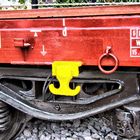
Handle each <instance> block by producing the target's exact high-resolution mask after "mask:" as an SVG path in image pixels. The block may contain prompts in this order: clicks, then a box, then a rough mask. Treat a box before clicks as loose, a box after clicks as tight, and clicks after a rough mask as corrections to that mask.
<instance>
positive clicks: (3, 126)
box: [0, 101, 29, 140]
mask: <svg viewBox="0 0 140 140" xmlns="http://www.w3.org/2000/svg"><path fill="white" fill-rule="evenodd" d="M28 120H29V119H27V117H26V115H25V114H23V113H22V112H20V111H18V110H16V109H14V108H12V107H10V106H9V105H7V104H6V103H4V102H2V101H0V140H5V139H6V140H12V139H14V138H15V137H16V136H17V135H18V134H19V133H20V132H21V131H22V130H23V129H24V127H25V125H26V123H27V121H28Z"/></svg>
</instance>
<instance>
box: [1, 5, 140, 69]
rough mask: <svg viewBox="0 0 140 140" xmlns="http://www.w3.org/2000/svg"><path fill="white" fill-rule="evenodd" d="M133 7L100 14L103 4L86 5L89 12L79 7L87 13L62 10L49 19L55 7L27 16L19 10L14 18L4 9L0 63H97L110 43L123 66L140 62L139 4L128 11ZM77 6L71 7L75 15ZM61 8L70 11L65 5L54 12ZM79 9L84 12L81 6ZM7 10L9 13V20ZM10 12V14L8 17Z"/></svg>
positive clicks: (108, 61) (109, 60)
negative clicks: (100, 5)
mask: <svg viewBox="0 0 140 140" xmlns="http://www.w3.org/2000/svg"><path fill="white" fill-rule="evenodd" d="M124 7H125V6H124ZM129 7H130V6H128V7H127V6H126V9H127V10H128V11H125V10H124V12H123V13H121V11H120V9H121V8H122V7H120V8H119V7H116V9H117V8H118V9H119V10H118V13H117V11H116V13H113V14H111V10H110V14H109V12H108V13H106V12H105V14H103V12H102V14H101V12H100V13H99V7H98V9H97V7H90V8H89V11H90V12H88V9H86V10H87V14H86V12H85V13H84V12H83V11H82V10H81V11H82V12H83V13H84V14H83V15H82V13H81V14H79V13H77V15H76V13H75V14H74V15H70V14H67V15H65V13H62V15H61V16H60V13H59V14H58V16H57V15H56V14H54V17H53V14H52V17H51V12H52V10H53V9H51V12H50V13H49V12H48V11H49V10H50V9H48V10H47V9H46V10H38V11H37V10H32V11H28V10H27V11H21V13H24V14H23V15H20V11H16V14H15V15H17V17H16V16H13V15H14V13H15V11H14V12H13V11H11V13H10V12H9V11H8V12H7V13H6V12H3V11H2V12H0V63H10V64H32V65H34V64H37V65H46V64H51V63H52V62H53V61H57V60H61V61H81V62H83V65H94V66H97V65H98V60H99V58H100V56H101V55H102V54H103V53H104V52H105V50H106V48H107V46H110V47H111V51H112V54H113V55H115V56H116V57H117V59H118V61H119V66H140V15H139V14H138V11H140V8H139V7H138V6H136V9H135V7H134V6H132V7H133V8H134V10H136V11H135V12H134V10H132V7H130V12H129ZM103 8H104V7H103ZM107 8H108V9H109V8H110V7H109V6H108V7H106V10H105V11H107ZM111 8H112V10H114V9H115V7H111ZM113 8H114V9H113ZM77 9H78V8H68V10H69V11H70V10H71V11H73V13H74V10H75V12H76V11H77ZM82 9H84V8H82ZM124 9H125V8H124ZM60 10H62V11H63V12H65V11H66V13H68V10H67V9H65V8H64V9H57V10H56V9H54V12H55V11H60ZM78 10H79V12H80V8H79V9H78ZM91 10H92V12H93V14H91V13H92V12H91ZM94 10H95V13H96V14H94ZM100 10H102V7H100ZM39 11H40V13H41V12H43V14H42V15H43V16H41V14H40V15H39ZM45 11H46V17H45ZM114 11H115V10H114ZM119 11H120V13H119ZM18 12H19V13H18ZM31 12H32V13H31ZM47 12H48V16H47ZM8 13H9V14H11V18H10V16H9V15H8ZM28 13H29V14H28ZM98 13H99V14H98ZM6 14H7V15H8V16H7V17H5V18H4V16H5V15H6ZM129 14H131V15H129ZM18 15H19V16H18ZM39 17H40V18H39ZM102 64H103V65H107V66H109V65H114V61H113V59H111V58H110V57H106V58H104V60H103V61H102Z"/></svg>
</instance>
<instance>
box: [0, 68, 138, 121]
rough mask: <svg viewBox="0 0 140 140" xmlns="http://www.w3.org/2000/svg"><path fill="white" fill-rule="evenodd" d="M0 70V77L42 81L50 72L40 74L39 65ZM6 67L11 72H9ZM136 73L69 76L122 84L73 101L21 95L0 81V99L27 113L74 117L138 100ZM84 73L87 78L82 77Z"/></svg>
mask: <svg viewBox="0 0 140 140" xmlns="http://www.w3.org/2000/svg"><path fill="white" fill-rule="evenodd" d="M0 71H1V73H2V72H3V75H1V79H11V80H13V79H18V80H25V81H26V80H30V81H33V82H44V81H45V79H46V75H50V73H49V71H48V72H47V74H46V71H44V70H43V71H44V72H43V71H42V75H41V76H40V73H41V72H40V71H41V69H40V70H37V71H36V70H35V71H33V69H23V70H22V72H21V71H19V69H15V68H14V69H11V70H10V69H9V70H8V72H7V71H5V70H3V69H0ZM9 71H10V72H11V73H9ZM34 72H36V74H34ZM7 73H8V74H7ZM14 73H16V74H17V76H15V74H14ZM31 74H33V75H31ZM138 74H139V73H138V72H131V73H127V72H116V73H115V74H112V75H104V74H101V73H100V72H92V71H89V72H87V71H83V72H81V74H80V76H79V77H78V78H77V79H73V80H72V81H73V82H75V83H78V81H79V79H81V81H82V82H83V83H86V81H90V80H91V79H92V80H91V81H92V82H93V81H94V82H93V83H98V82H99V83H101V82H105V81H107V82H112V83H113V82H114V81H115V82H116V81H117V83H119V84H120V86H121V87H122V88H121V89H119V90H118V89H115V90H114V91H113V92H112V91H110V92H105V93H104V94H103V95H102V96H99V95H94V96H93V97H91V100H90V98H87V99H86V98H85V99H83V101H82V100H81V101H80V100H78V99H77V100H74V101H73V100H64V101H63V100H54V99H51V100H45V101H42V97H39V98H36V97H34V98H28V97H24V96H22V95H21V94H19V93H18V92H16V91H17V90H18V87H17V90H13V88H10V87H8V86H6V85H4V84H3V83H0V100H2V101H4V102H5V103H7V104H9V105H11V106H13V107H14V108H16V109H18V110H20V111H22V112H24V113H27V114H28V115H31V116H33V117H37V118H40V119H44V120H73V119H78V118H83V117H87V116H91V115H95V114H98V113H101V112H104V111H107V110H110V109H113V108H117V107H119V106H122V105H124V104H129V103H132V102H135V101H139V100H140V94H139V80H138ZM85 77H86V78H87V79H88V80H87V79H85ZM50 79H51V78H50ZM50 79H49V80H50ZM89 79H90V80H89ZM97 79H98V80H97ZM55 81H57V80H56V79H54V81H53V82H55ZM91 81H90V82H91ZM132 83H133V86H132ZM31 91H32V90H31ZM33 92H34V90H33ZM78 96H79V95H78ZM84 100H85V101H84Z"/></svg>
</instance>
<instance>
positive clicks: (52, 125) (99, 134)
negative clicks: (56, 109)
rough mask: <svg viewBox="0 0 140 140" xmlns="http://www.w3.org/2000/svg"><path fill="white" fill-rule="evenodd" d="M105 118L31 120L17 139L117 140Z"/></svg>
mask: <svg viewBox="0 0 140 140" xmlns="http://www.w3.org/2000/svg"><path fill="white" fill-rule="evenodd" d="M117 139H118V137H117V135H115V134H114V133H113V132H112V130H111V129H110V128H109V127H107V125H106V124H105V122H104V120H103V119H101V118H96V117H89V118H86V119H83V120H74V121H69V122H48V121H42V120H37V119H36V120H33V121H30V122H29V123H28V124H27V126H26V128H25V129H24V131H23V132H22V134H21V135H20V136H19V137H18V138H16V140H117Z"/></svg>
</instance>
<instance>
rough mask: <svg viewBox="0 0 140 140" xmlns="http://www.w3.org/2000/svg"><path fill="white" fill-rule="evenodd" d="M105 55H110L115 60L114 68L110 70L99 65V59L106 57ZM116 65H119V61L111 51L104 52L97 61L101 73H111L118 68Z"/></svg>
mask: <svg viewBox="0 0 140 140" xmlns="http://www.w3.org/2000/svg"><path fill="white" fill-rule="evenodd" d="M106 56H111V57H112V58H113V59H114V60H115V66H114V68H113V69H111V70H104V69H103V68H102V66H101V61H102V60H103V58H104V57H106ZM118 65H119V61H118V59H117V57H116V56H115V55H113V54H112V53H104V54H103V55H101V56H100V58H99V61H98V67H99V69H100V70H101V71H102V72H103V73H105V74H111V73H113V72H114V71H115V70H116V69H117V68H118Z"/></svg>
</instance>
